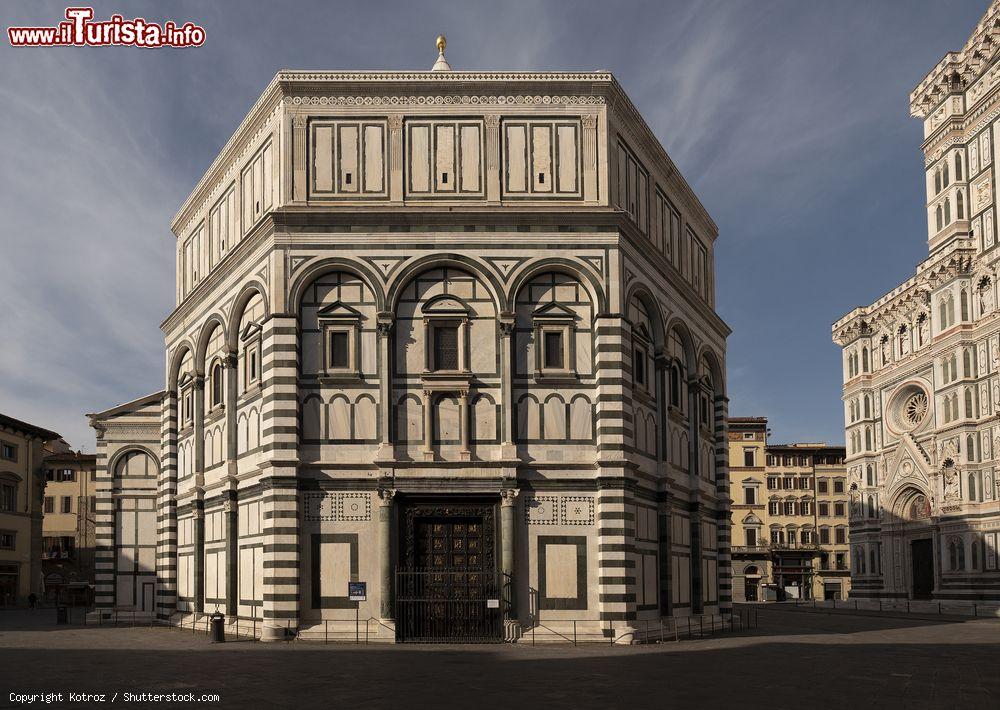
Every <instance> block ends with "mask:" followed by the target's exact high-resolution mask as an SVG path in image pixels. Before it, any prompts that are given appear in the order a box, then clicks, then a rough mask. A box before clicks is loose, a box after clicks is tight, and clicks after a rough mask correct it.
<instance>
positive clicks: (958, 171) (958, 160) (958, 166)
mask: <svg viewBox="0 0 1000 710" xmlns="http://www.w3.org/2000/svg"><path fill="white" fill-rule="evenodd" d="M955 179H956V180H961V179H962V155H961V153H955Z"/></svg>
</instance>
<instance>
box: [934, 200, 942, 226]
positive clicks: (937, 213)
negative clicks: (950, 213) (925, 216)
mask: <svg viewBox="0 0 1000 710" xmlns="http://www.w3.org/2000/svg"><path fill="white" fill-rule="evenodd" d="M934 226H935V227H936V228H937V231H939V232H940V231H941V229H942V228H943V227H944V222H943V221H942V212H941V205H938V206H937V208H936V209H935V210H934Z"/></svg>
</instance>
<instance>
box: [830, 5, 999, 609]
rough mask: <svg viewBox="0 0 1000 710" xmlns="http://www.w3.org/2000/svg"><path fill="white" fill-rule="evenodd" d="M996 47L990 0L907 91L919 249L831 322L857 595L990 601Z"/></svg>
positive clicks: (995, 441)
mask: <svg viewBox="0 0 1000 710" xmlns="http://www.w3.org/2000/svg"><path fill="white" fill-rule="evenodd" d="M998 49H1000V2H996V1H994V2H992V3H991V4H990V6H989V8H988V9H987V11H986V13H985V14H984V15H983V17H982V19H981V20H980V22H979V23H978V24H977V25H976V27H975V28H973V30H972V33H971V35H970V36H969V38H968V40H967V41H966V43H965V44H964V46H963V47H962V48H961V49H959V50H957V51H953V52H948V53H947V54H945V55H944V57H943V58H942V59H941V61H939V62H938V63H937V64H936V65H935V66H934V67H933V69H931V71H930V73H929V74H928V75H927V76H926V77H925V78H924V79H923V80H922V81H921V82H920V84H919V85H918V86H917V87H916V88H915V89H914V90H913V91H912V93H911V94H910V113H911V115H912V116H914V117H916V118H918V119H920V120H921V121H922V122H923V129H924V133H923V141H922V143H921V145H920V149H921V151H922V154H923V160H924V168H925V183H924V189H925V195H926V210H927V233H926V235H925V236H924V237H921V238H926V239H927V258H926V259H924V261H922V262H921V263H920V264H918V265H917V268H916V273H915V274H914V275H913V276H911V277H910V278H909V279H907V280H906V281H904V282H903V283H901V284H899V285H898V286H895V287H894V288H892V289H891V290H890V291H889V292H888V293H886V294H885V295H884V296H882V297H880V298H879V299H877V300H876V301H875V302H874V303H871V304H869V305H865V306H860V307H858V308H855V309H854V310H852V311H851V312H850V313H848V314H846V315H845V316H844V317H843V318H841V319H840V320H838V321H837V322H836V323H835V324H834V326H833V340H834V342H836V343H837V345H839V346H840V347H841V348H842V349H843V362H842V366H843V382H844V389H843V400H844V427H845V436H846V441H847V444H848V445H847V454H848V459H847V464H848V471H849V477H850V491H851V494H852V496H853V497H852V506H851V510H852V517H851V541H852V545H853V546H854V550H853V564H852V570H851V574H852V576H853V581H852V584H853V591H852V594H854V595H856V596H859V597H866V598H872V599H874V598H884V599H938V600H942V599H946V600H956V601H965V602H967V603H969V604H975V603H978V602H980V601H994V602H995V601H1000V562H998V559H997V547H998V544H1000V496H998V493H1000V490H998V484H997V476H998V475H1000V474H998V471H997V462H998V460H1000V419H998V415H1000V310H998V309H997V282H998V276H1000V274H998V268H1000V234H998V231H997V230H998V224H997V217H998V216H997V211H996V194H997V168H996V160H995V156H996V148H997V141H998V139H1000V52H998ZM915 236H916V235H914V237H915Z"/></svg>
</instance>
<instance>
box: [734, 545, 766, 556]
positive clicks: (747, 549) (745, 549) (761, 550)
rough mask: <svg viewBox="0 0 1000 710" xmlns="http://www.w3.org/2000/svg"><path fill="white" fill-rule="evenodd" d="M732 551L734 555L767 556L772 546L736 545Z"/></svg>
mask: <svg viewBox="0 0 1000 710" xmlns="http://www.w3.org/2000/svg"><path fill="white" fill-rule="evenodd" d="M730 549H731V551H732V554H741V555H753V554H758V555H766V554H767V553H768V552H770V551H771V546H770V545H736V546H735V547H732V548H730Z"/></svg>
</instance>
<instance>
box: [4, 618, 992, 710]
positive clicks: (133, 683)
mask: <svg viewBox="0 0 1000 710" xmlns="http://www.w3.org/2000/svg"><path fill="white" fill-rule="evenodd" d="M53 618H54V614H52V612H51V610H42V611H36V612H32V613H31V614H29V613H27V612H0V690H2V695H0V707H24V705H20V706H18V705H16V704H15V703H13V702H12V701H11V696H10V693H12V692H16V693H29V692H62V693H64V699H66V698H67V697H68V696H67V695H66V694H67V693H69V692H90V693H104V694H107V699H108V700H110V699H111V696H112V695H113V694H114V693H116V692H117V693H118V694H119V696H118V700H117V702H116V703H115V704H122V693H124V692H126V691H130V692H151V693H152V692H159V693H195V694H196V695H201V694H202V693H214V694H218V696H219V697H220V698H221V700H220V701H219V702H216V703H210V704H207V706H208V707H225V708H265V707H267V708H271V707H274V708H311V707H317V708H319V707H329V708H345V707H346V708H352V709H353V708H388V707H392V708H425V707H437V708H441V707H445V708H474V709H475V710H481V709H482V708H492V707H504V708H514V709H515V710H528V709H529V708H530V709H534V708H545V709H546V710H552V709H555V708H601V709H602V710H609V709H616V708H636V707H638V708H671V710H673V709H674V708H715V707H723V706H730V707H739V708H741V710H742V709H743V708H747V707H751V708H754V707H761V708H769V709H772V710H775V709H780V708H794V709H795V710H803V709H812V708H827V707H831V708H832V707H837V708H841V709H844V708H846V709H848V710H854V709H857V710H861V708H865V709H866V710H867V708H921V709H923V708H949V709H953V708H962V709H963V710H964V709H965V708H990V709H991V710H995V709H996V708H998V707H1000V673H998V670H1000V621H998V620H993V619H979V620H966V621H958V620H946V621H936V620H929V619H899V618H875V617H871V616H855V615H847V614H831V615H828V614H824V613H822V612H812V611H806V610H794V609H787V608H786V609H779V608H774V607H766V608H760V610H759V627H758V628H757V629H756V630H754V631H752V632H748V633H745V634H740V633H736V634H725V635H721V636H717V637H715V638H711V639H705V640H696V641H682V642H680V643H673V642H669V643H665V644H662V645H652V646H633V647H627V646H614V647H612V646H610V645H586V646H583V645H581V646H579V647H576V648H574V647H572V646H569V645H558V646H542V645H538V646H536V647H532V646H530V645H529V644H525V643H521V644H517V645H498V646H407V645H401V646H391V645H382V646H376V645H372V646H364V645H362V646H354V645H333V644H331V645H330V646H324V645H322V644H312V643H291V644H277V645H270V644H257V643H252V642H238V643H233V642H230V643H226V644H224V645H210V644H208V642H207V639H206V637H205V636H204V634H198V635H195V634H192V633H191V632H190V631H187V632H185V631H182V630H178V629H168V628H108V627H102V628H98V627H93V626H91V627H79V626H77V627H65V626H55V625H54V623H52V621H53ZM38 704H40V703H36V706H37V705H38ZM165 705H166V704H165V703H157V704H154V703H132V706H133V707H164V706H165ZM97 706H99V704H98V703H95V702H83V703H81V702H77V703H69V702H64V703H54V704H51V705H46V707H97ZM105 706H106V705H105Z"/></svg>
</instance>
